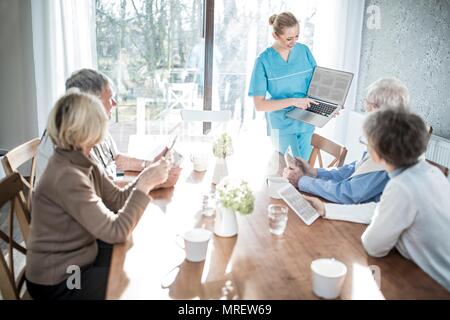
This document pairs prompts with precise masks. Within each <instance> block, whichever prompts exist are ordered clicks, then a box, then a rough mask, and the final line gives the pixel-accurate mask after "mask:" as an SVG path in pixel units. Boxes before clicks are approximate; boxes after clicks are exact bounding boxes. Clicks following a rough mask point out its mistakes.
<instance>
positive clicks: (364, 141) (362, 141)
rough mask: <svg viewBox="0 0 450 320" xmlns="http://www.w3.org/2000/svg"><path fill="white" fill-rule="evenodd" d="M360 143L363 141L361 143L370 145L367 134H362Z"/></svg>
mask: <svg viewBox="0 0 450 320" xmlns="http://www.w3.org/2000/svg"><path fill="white" fill-rule="evenodd" d="M359 143H361V144H363V145H365V146H368V145H369V142H368V141H367V138H366V137H365V136H360V137H359Z"/></svg>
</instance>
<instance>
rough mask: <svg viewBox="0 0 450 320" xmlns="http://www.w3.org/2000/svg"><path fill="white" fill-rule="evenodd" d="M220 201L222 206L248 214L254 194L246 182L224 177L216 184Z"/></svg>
mask: <svg viewBox="0 0 450 320" xmlns="http://www.w3.org/2000/svg"><path fill="white" fill-rule="evenodd" d="M217 191H218V193H219V197H220V202H221V204H222V206H223V207H225V208H229V209H232V210H233V211H235V212H239V213H240V214H250V213H252V212H253V208H254V205H255V196H254V195H253V192H252V191H251V190H250V187H249V186H248V183H247V182H246V181H242V180H234V179H230V178H229V177H226V178H224V179H222V181H221V182H220V184H219V185H218V186H217Z"/></svg>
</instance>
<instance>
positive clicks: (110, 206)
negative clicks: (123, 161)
mask: <svg viewBox="0 0 450 320" xmlns="http://www.w3.org/2000/svg"><path fill="white" fill-rule="evenodd" d="M74 91H75V90H74ZM76 91H78V92H69V93H67V94H66V95H65V96H63V97H61V98H60V99H59V100H58V101H57V103H56V104H55V106H54V108H53V109H52V111H51V113H50V115H49V120H48V126H47V130H48V135H49V136H50V138H51V139H52V141H53V143H54V145H55V146H56V148H55V151H54V153H53V155H52V156H51V158H50V159H49V161H48V164H47V167H46V169H45V170H44V172H43V174H42V177H41V179H40V180H39V182H38V184H37V186H36V189H35V194H34V198H33V207H32V212H31V216H32V219H31V227H30V234H29V240H28V243H27V266H26V274H25V275H26V280H27V288H28V291H29V293H30V295H31V296H32V297H33V298H34V299H103V298H105V292H106V284H107V280H108V271H109V265H110V258H111V245H109V246H108V245H107V244H105V242H106V243H109V244H115V243H120V242H125V241H126V240H127V238H128V236H129V235H130V233H131V231H132V230H133V228H134V227H135V226H136V224H137V223H138V221H139V219H140V217H141V216H142V214H143V212H144V210H145V208H146V207H147V205H148V203H149V201H151V197H150V196H149V195H148V194H149V192H150V191H151V190H152V189H154V188H155V187H156V186H157V185H158V184H160V183H162V182H163V181H165V180H166V179H167V175H168V171H169V169H170V164H169V162H168V161H167V160H165V159H164V158H162V159H161V160H159V161H157V162H155V163H152V164H151V165H150V166H148V167H147V168H146V169H144V170H143V171H142V173H141V174H140V175H139V177H138V178H137V179H136V180H135V183H133V184H130V185H129V186H128V187H127V188H123V189H120V188H118V187H117V186H116V185H115V184H114V183H113V182H112V181H111V179H109V178H108V177H107V176H106V174H105V172H104V170H101V169H100V168H99V167H98V165H97V163H96V162H95V161H93V160H92V159H91V158H90V157H89V154H90V152H91V150H92V148H93V147H94V146H95V145H97V144H98V143H99V142H100V141H102V140H103V139H104V135H105V133H106V125H107V121H108V117H107V115H106V113H105V110H104V108H103V106H102V103H101V102H100V100H99V99H98V98H96V97H95V96H93V95H89V94H86V93H81V92H79V90H76ZM99 243H100V244H101V245H99ZM77 270H78V275H77V274H76V272H77ZM74 272H75V273H74ZM72 273H74V274H73V276H74V277H76V276H79V277H80V279H78V281H76V280H72V281H71V280H70V279H68V278H69V276H71V275H72ZM77 283H78V285H77Z"/></svg>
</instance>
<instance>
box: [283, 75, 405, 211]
mask: <svg viewBox="0 0 450 320" xmlns="http://www.w3.org/2000/svg"><path fill="white" fill-rule="evenodd" d="M365 107H366V110H367V112H373V111H376V110H380V109H381V110H384V109H406V108H408V107H409V93H408V89H407V88H406V86H405V85H404V84H403V83H402V82H400V80H398V79H393V78H385V79H380V80H378V81H376V82H375V83H373V84H372V85H371V86H370V87H369V89H368V94H367V97H366V99H365ZM296 164H297V167H296V168H286V169H285V170H284V172H283V176H284V177H285V178H287V179H288V180H289V182H290V183H292V184H293V185H294V186H296V187H298V189H299V190H300V191H303V192H307V193H310V194H312V195H316V196H319V197H321V198H323V199H326V200H328V201H331V202H334V203H342V204H355V203H366V202H371V201H379V199H380V196H381V193H382V192H383V189H384V187H385V186H386V183H387V182H388V180H389V176H388V174H387V172H386V171H385V170H384V167H383V166H381V165H380V164H378V163H375V162H374V161H373V160H372V159H371V157H370V155H369V154H368V153H367V152H364V154H363V157H362V160H361V161H359V162H352V163H350V164H348V165H345V166H343V167H339V168H335V169H331V170H330V169H316V168H312V167H311V166H310V165H309V164H308V163H307V162H306V161H304V160H303V159H301V158H296Z"/></svg>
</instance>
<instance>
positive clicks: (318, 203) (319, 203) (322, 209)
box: [303, 196, 326, 218]
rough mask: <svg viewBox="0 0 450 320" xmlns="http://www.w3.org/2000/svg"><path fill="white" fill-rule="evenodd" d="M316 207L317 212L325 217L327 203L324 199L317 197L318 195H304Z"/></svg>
mask: <svg viewBox="0 0 450 320" xmlns="http://www.w3.org/2000/svg"><path fill="white" fill-rule="evenodd" d="M303 197H304V198H305V199H306V200H307V201H308V202H309V203H310V204H311V205H312V207H313V208H314V209H316V211H317V213H318V214H319V215H320V216H321V217H322V218H325V214H326V210H325V204H324V203H323V201H322V200H320V199H318V198H316V197H309V196H303Z"/></svg>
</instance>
